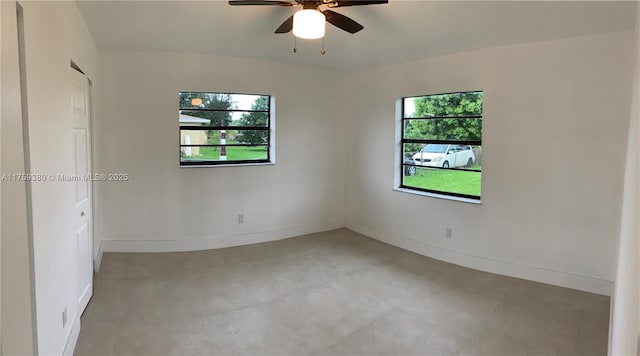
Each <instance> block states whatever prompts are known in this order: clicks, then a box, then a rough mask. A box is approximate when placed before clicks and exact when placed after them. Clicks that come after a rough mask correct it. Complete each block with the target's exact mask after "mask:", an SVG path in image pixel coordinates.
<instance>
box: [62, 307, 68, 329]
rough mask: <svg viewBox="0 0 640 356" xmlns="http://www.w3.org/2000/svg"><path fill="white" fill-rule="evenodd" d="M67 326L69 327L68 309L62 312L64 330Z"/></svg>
mask: <svg viewBox="0 0 640 356" xmlns="http://www.w3.org/2000/svg"><path fill="white" fill-rule="evenodd" d="M66 325H67V308H64V310H63V311H62V328H63V329H64V327H65V326H66Z"/></svg>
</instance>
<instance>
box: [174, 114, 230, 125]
mask: <svg viewBox="0 0 640 356" xmlns="http://www.w3.org/2000/svg"><path fill="white" fill-rule="evenodd" d="M231 121H232V120H231V113H230V112H226V111H192V110H180V115H179V119H178V122H179V124H180V126H229V125H230V124H231Z"/></svg>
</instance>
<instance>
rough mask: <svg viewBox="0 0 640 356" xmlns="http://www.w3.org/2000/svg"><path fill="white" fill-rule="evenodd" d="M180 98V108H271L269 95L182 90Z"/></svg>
mask: <svg viewBox="0 0 640 356" xmlns="http://www.w3.org/2000/svg"><path fill="white" fill-rule="evenodd" d="M179 100H180V109H217V110H262V111H268V110H269V96H268V95H250V94H227V93H198V92H182V93H180V94H179Z"/></svg>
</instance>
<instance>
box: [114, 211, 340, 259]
mask: <svg viewBox="0 0 640 356" xmlns="http://www.w3.org/2000/svg"><path fill="white" fill-rule="evenodd" d="M343 227H344V220H342V219H340V220H337V221H333V222H322V223H311V224H304V225H297V226H289V227H284V228H280V229H275V230H269V231H260V232H252V233H247V234H236V235H229V236H218V237H215V238H214V237H211V238H197V239H179V240H104V241H102V250H103V251H104V252H183V251H199V250H212V249H217V248H226V247H234V246H242V245H251V244H256V243H261V242H270V241H277V240H282V239H287V238H290V237H295V236H300V235H306V234H312V233H316V232H322V231H329V230H335V229H340V228H343Z"/></svg>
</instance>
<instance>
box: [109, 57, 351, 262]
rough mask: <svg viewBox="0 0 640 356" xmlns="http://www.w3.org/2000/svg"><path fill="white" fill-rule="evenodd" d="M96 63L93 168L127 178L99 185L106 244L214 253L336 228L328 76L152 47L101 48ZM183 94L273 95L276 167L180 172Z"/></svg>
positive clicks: (334, 121) (335, 153)
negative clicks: (96, 153) (97, 140)
mask: <svg viewBox="0 0 640 356" xmlns="http://www.w3.org/2000/svg"><path fill="white" fill-rule="evenodd" d="M100 70H101V78H104V80H103V81H102V82H101V84H100V85H101V86H100V91H101V93H102V97H101V102H100V105H101V108H102V111H101V115H102V122H101V123H100V125H101V129H100V130H101V131H102V135H101V139H102V143H101V149H100V151H101V152H102V156H101V157H100V158H99V160H100V161H101V165H100V166H99V169H100V171H102V172H104V173H128V174H129V177H130V180H129V181H128V182H126V183H123V182H111V183H104V184H102V186H101V189H102V190H103V194H104V201H103V203H104V204H103V205H102V214H103V219H104V220H103V225H102V226H103V236H104V250H105V251H164V250H190V249H203V248H215V247H223V246H230V245H237V244H245V243H253V242H259V241H266V240H273V239H279V238H285V237H290V236H296V235H300V234H305V233H310V232H315V231H322V230H328V229H333V228H337V227H341V226H344V220H343V216H344V213H343V209H342V204H341V203H342V199H343V195H344V194H343V192H344V172H343V169H344V162H345V151H344V145H343V141H342V140H341V139H340V138H341V136H340V135H342V132H341V130H343V120H344V117H343V116H341V115H340V116H339V115H337V113H336V107H335V103H336V102H337V100H338V96H337V94H336V92H335V90H334V88H335V87H336V83H339V77H338V76H337V75H336V74H333V73H330V72H327V71H322V70H318V69H313V68H307V67H301V66H295V65H284V64H276V63H270V62H262V61H255V60H248V59H238V58H224V57H216V56H205V55H196V54H176V53H158V52H153V53H151V52H103V53H102V54H101V57H100ZM180 91H213V92H240V93H260V94H269V95H273V96H274V97H275V105H276V124H275V126H276V140H275V142H276V164H275V165H265V166H252V167H216V168H180V167H179V161H178V159H179V156H178V152H179V151H178V144H179V142H178V138H179V136H178V120H177V113H178V111H177V105H178V92H180ZM240 213H243V214H244V216H245V223H244V224H238V223H237V215H238V214H240Z"/></svg>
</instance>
